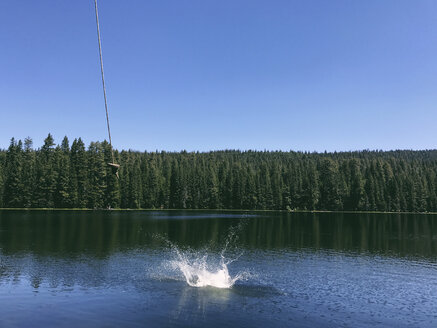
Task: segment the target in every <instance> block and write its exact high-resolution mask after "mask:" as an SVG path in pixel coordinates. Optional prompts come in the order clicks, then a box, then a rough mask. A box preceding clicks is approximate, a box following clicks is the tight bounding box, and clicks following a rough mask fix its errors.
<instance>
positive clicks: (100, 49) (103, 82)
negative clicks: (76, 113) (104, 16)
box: [94, 0, 120, 178]
mask: <svg viewBox="0 0 437 328" xmlns="http://www.w3.org/2000/svg"><path fill="white" fill-rule="evenodd" d="M94 7H95V9H96V24H97V37H98V40H99V54H100V71H101V73H102V86H103V98H104V99H105V111H106V125H107V126H108V136H109V147H110V148H111V155H112V162H111V163H108V165H109V166H110V167H111V168H112V172H113V173H114V174H115V175H116V177H117V178H118V169H119V168H120V165H119V164H116V163H115V158H114V149H113V148H112V139H111V129H110V127H109V113H108V100H107V98H106V86H105V74H104V73H103V58H102V42H101V40H100V28H99V12H98V9H97V0H94Z"/></svg>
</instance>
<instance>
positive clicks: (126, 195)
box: [0, 134, 437, 212]
mask: <svg viewBox="0 0 437 328" xmlns="http://www.w3.org/2000/svg"><path fill="white" fill-rule="evenodd" d="M114 154H115V159H116V162H117V163H119V164H120V165H121V167H120V171H119V177H120V178H119V179H117V178H116V176H115V175H114V174H113V172H112V169H111V167H109V166H108V165H107V163H108V162H112V158H111V147H110V145H109V143H108V142H106V141H103V142H91V143H90V144H89V145H88V147H86V146H85V144H84V142H83V141H82V139H81V138H77V139H74V140H73V142H72V143H71V146H70V142H69V140H68V138H67V137H64V138H63V140H62V142H61V143H60V144H58V145H56V144H55V141H54V138H53V136H52V135H51V134H49V135H48V136H47V138H46V139H45V140H44V144H43V145H42V146H41V147H40V148H34V147H33V142H32V139H31V138H26V139H25V140H24V142H23V141H21V140H18V141H17V140H15V139H14V138H12V139H11V142H10V146H9V147H8V149H6V150H0V208H89V209H104V208H124V209H138V208H144V209H247V210H288V211H294V210H329V211H394V212H396V211H402V212H436V211H437V150H421V151H413V150H395V151H369V150H364V151H353V152H332V153H327V152H324V153H316V152H311V153H310V152H294V151H288V152H284V151H251V150H247V151H239V150H223V151H211V152H187V151H181V152H165V151H160V152H158V151H157V152H138V151H132V150H122V151H117V150H115V151H114Z"/></svg>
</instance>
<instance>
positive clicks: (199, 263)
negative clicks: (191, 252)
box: [171, 248, 245, 288]
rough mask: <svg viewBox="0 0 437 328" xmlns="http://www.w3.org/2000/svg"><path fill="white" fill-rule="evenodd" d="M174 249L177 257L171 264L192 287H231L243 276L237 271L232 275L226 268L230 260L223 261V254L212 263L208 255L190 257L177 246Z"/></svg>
mask: <svg viewBox="0 0 437 328" xmlns="http://www.w3.org/2000/svg"><path fill="white" fill-rule="evenodd" d="M175 251H176V254H177V259H176V260H173V261H171V265H172V266H173V267H174V268H177V269H179V270H180V271H181V272H182V274H183V275H184V277H185V280H186V282H187V284H188V285H190V286H192V287H207V286H211V287H216V288H231V287H232V286H233V285H234V284H235V282H236V281H237V280H239V279H242V278H243V277H244V276H245V275H244V273H238V274H237V275H235V276H234V277H232V276H231V275H230V274H229V270H228V264H229V263H231V261H225V258H224V257H223V256H221V258H220V262H219V264H218V265H214V264H212V263H211V262H210V261H208V255H203V256H202V257H200V258H199V257H196V256H194V259H190V258H189V256H188V255H187V254H186V253H183V252H181V251H180V250H178V249H177V248H176V249H175ZM233 261H235V260H232V262H233Z"/></svg>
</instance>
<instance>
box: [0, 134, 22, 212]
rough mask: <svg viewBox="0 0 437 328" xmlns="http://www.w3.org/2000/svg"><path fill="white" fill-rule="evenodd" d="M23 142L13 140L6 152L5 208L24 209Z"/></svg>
mask: <svg viewBox="0 0 437 328" xmlns="http://www.w3.org/2000/svg"><path fill="white" fill-rule="evenodd" d="M22 151H23V149H22V142H21V140H19V141H18V142H16V141H15V139H14V138H12V139H11V143H10V145H9V148H8V151H7V152H6V179H5V185H4V200H3V203H4V206H5V207H22V206H23V190H24V185H23V183H22V155H23V154H22Z"/></svg>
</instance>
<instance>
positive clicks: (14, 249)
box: [0, 211, 437, 327]
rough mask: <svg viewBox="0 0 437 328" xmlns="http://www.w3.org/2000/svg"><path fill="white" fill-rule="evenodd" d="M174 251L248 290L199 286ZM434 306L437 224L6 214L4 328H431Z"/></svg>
mask: <svg viewBox="0 0 437 328" xmlns="http://www.w3.org/2000/svg"><path fill="white" fill-rule="evenodd" d="M157 236H159V237H157ZM169 245H173V246H172V247H169ZM175 249H176V250H177V252H175ZM178 252H179V255H181V254H182V260H183V259H186V260H187V261H186V263H187V264H190V265H191V267H194V268H197V269H202V265H200V266H198V267H196V266H195V265H194V266H193V264H196V263H200V264H202V263H203V264H204V265H205V268H207V269H208V270H209V271H208V272H215V271H214V270H213V269H214V268H216V267H218V268H220V264H221V262H220V259H223V260H224V259H226V261H225V260H224V262H223V263H226V265H227V270H229V272H228V278H231V279H232V278H235V277H237V276H238V274H241V273H246V274H247V279H242V280H238V281H236V283H235V285H233V286H232V288H227V289H219V288H213V287H210V286H208V287H202V288H192V287H190V286H189V285H188V284H187V281H186V277H184V275H183V274H182V273H181V272H180V270H179V269H178V268H177V270H175V267H172V265H171V264H172V263H174V261H177V260H179V261H180V260H181V256H178ZM242 253H243V255H242V256H241V257H239V256H240V255H241V254H242ZM206 255H207V257H206ZM236 258H238V260H236V261H234V262H232V263H230V261H229V259H236ZM196 260H197V261H198V262H196ZM203 260H205V261H203ZM202 261H203V262H202ZM211 261H212V262H211ZM214 261H215V262H214ZM182 262H183V261H182ZM211 263H217V265H216V266H214V265H212V264H211ZM206 285H208V284H206ZM436 308H437V216H435V215H434V216H433V215H394V214H385V215H382V214H332V213H319V214H313V213H272V212H268V213H267V212H265V213H261V212H260V213H234V212H226V213H221V212H217V213H214V212H177V211H173V212H172V211H168V212H167V211H152V212H147V211H145V212H136V211H135V212H128V211H123V212H117V211H77V212H76V211H0V314H1V315H0V326H1V327H3V326H5V327H26V326H32V327H46V326H57V327H58V326H59V327H62V326H66V327H69V326H81V327H95V326H98V325H101V326H107V327H120V326H123V327H142V326H145V325H147V326H148V327H161V326H181V327H185V326H192V327H204V326H205V325H208V326H210V327H223V326H279V327H284V326H287V327H288V326H291V327H293V326H295V327H338V326H353V327H369V326H371V327H387V326H396V327H409V326H418V327H419V326H420V327H435V326H437V313H436V312H435V309H436Z"/></svg>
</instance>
